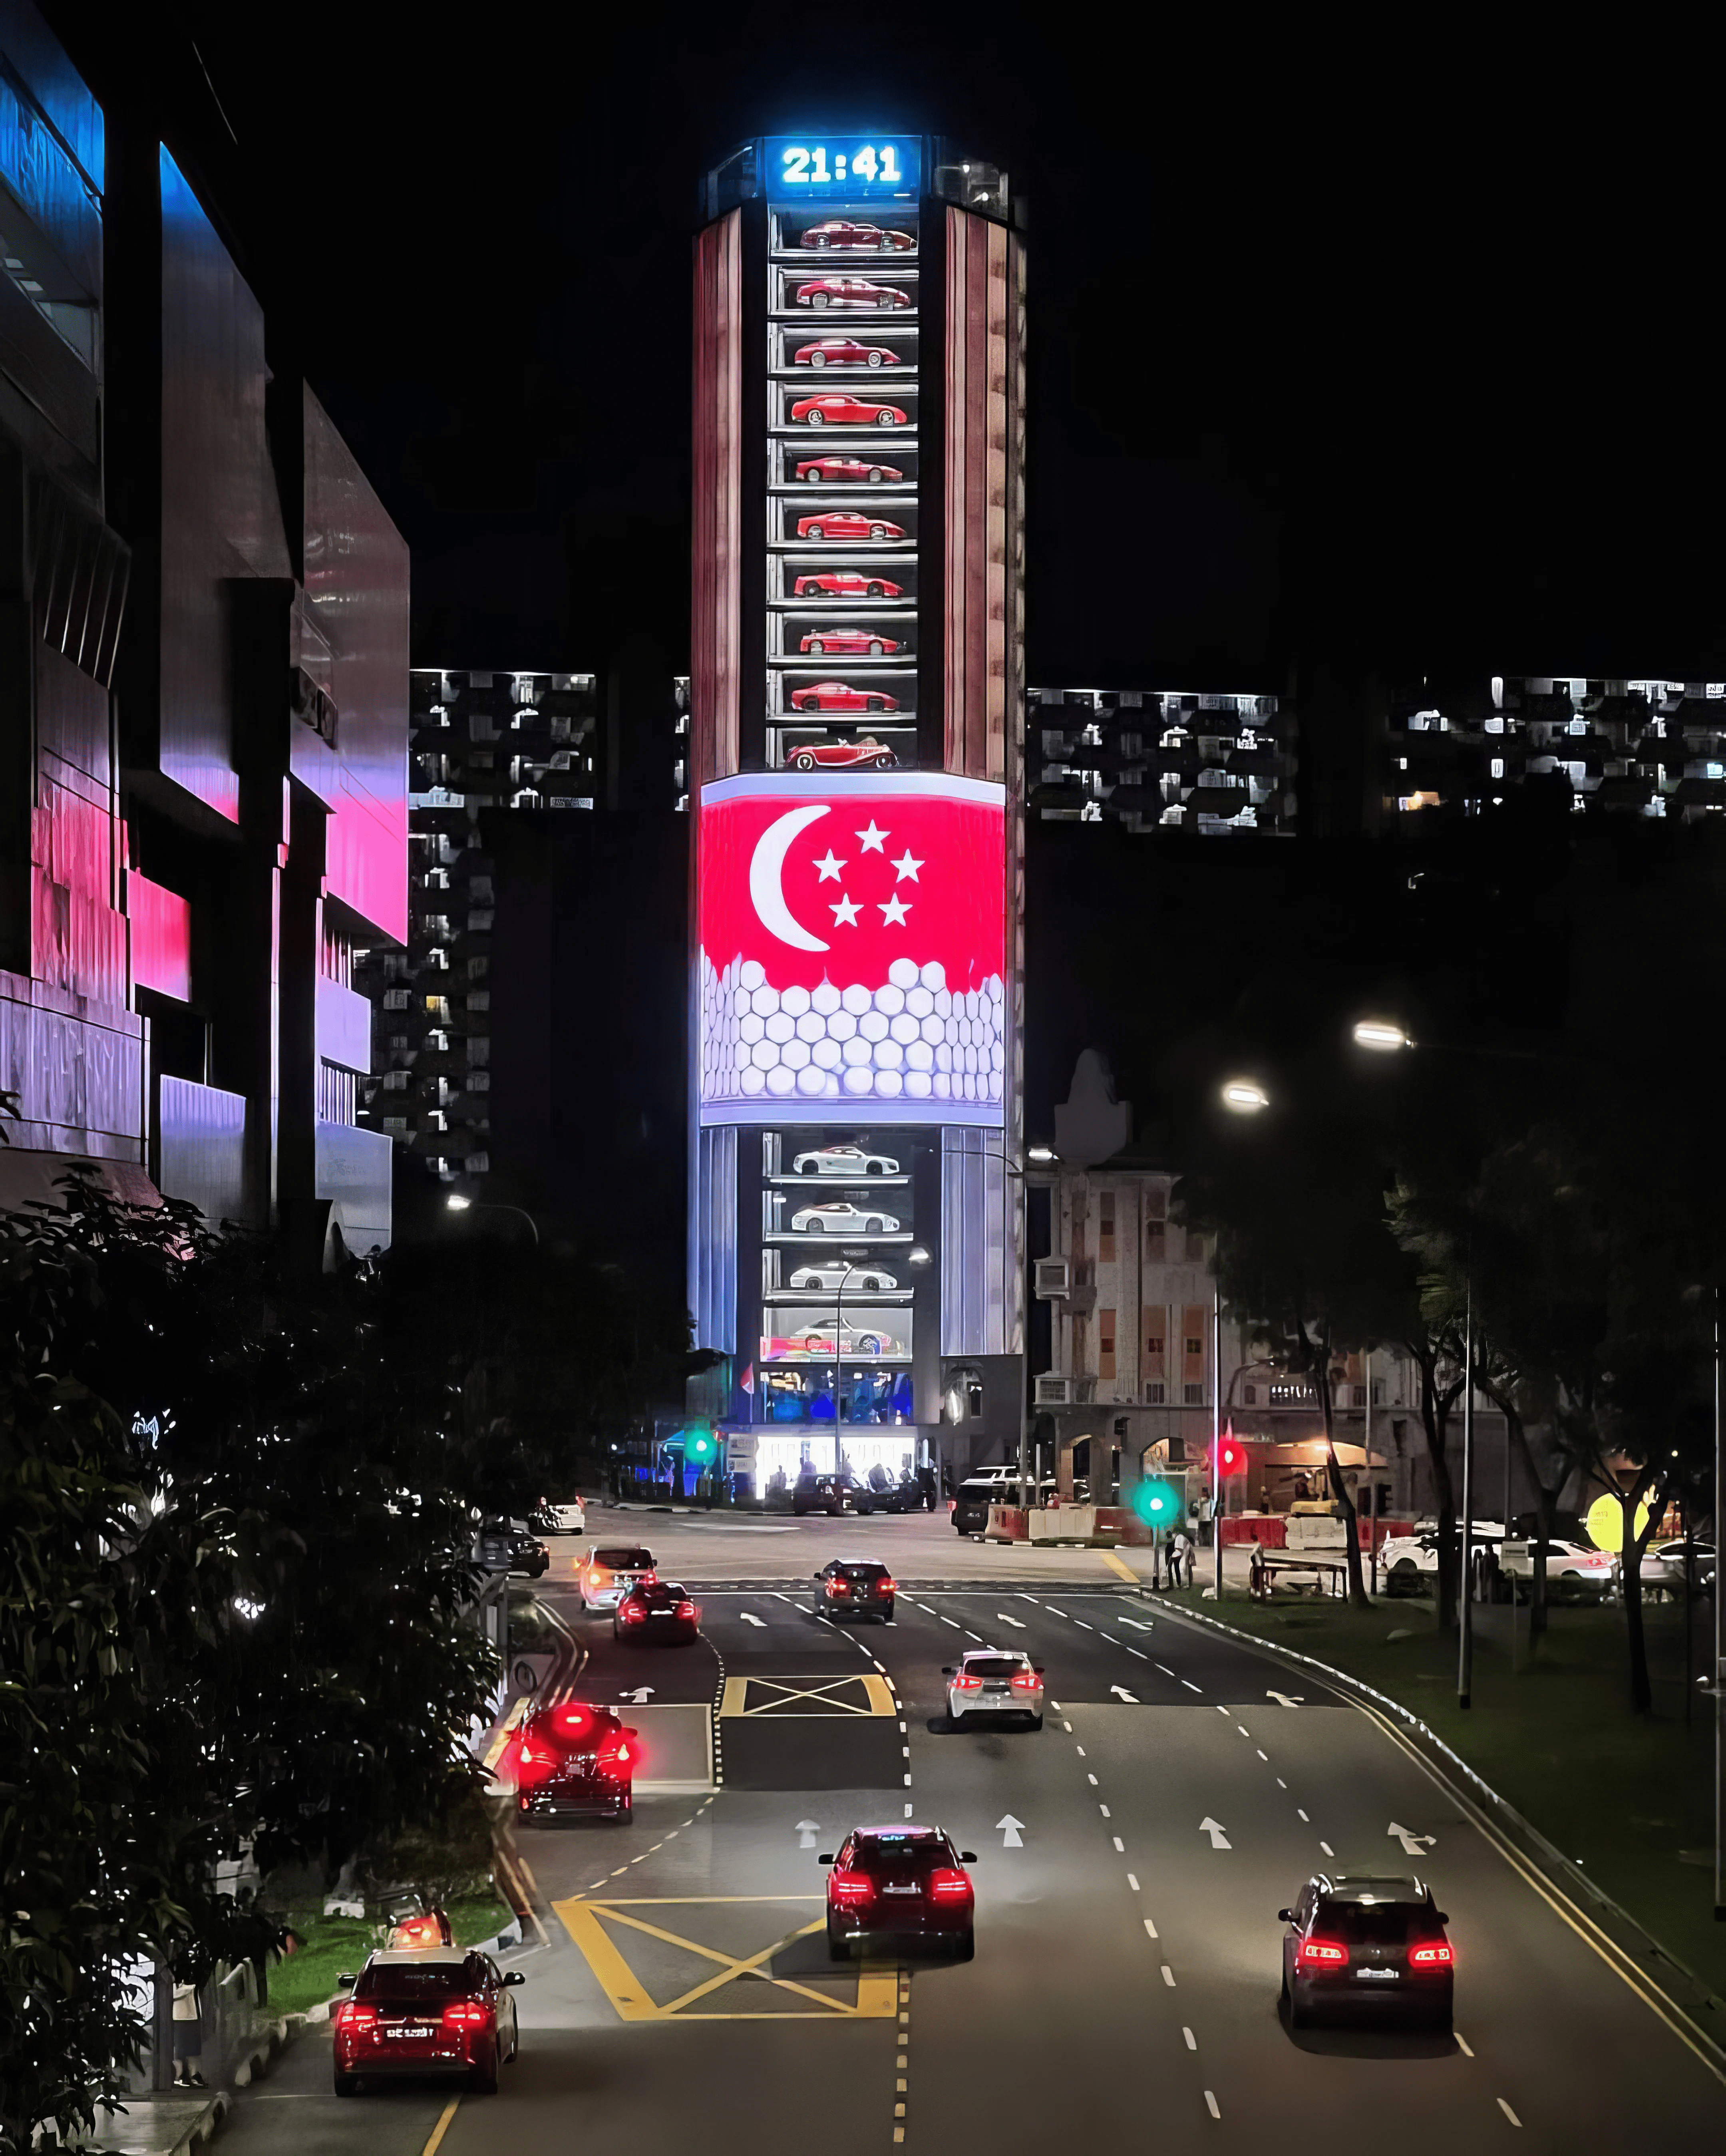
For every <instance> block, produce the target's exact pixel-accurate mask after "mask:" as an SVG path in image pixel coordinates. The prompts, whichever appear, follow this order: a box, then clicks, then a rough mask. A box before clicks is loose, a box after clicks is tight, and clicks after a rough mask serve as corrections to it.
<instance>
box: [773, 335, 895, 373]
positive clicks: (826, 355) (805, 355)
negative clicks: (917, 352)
mask: <svg viewBox="0 0 1726 2156" xmlns="http://www.w3.org/2000/svg"><path fill="white" fill-rule="evenodd" d="M898 364H899V355H898V353H897V352H886V351H884V350H883V349H882V348H881V346H880V345H878V344H859V343H858V341H857V340H856V339H855V337H823V338H822V339H821V341H820V342H819V344H806V345H804V346H803V347H802V348H801V349H800V350H799V352H796V353H795V354H794V365H796V366H798V367H896V366H897V365H898Z"/></svg>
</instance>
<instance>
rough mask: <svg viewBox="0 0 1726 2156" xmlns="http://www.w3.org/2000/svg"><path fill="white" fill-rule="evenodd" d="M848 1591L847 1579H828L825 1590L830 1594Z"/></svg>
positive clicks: (848, 1582) (848, 1592)
mask: <svg viewBox="0 0 1726 2156" xmlns="http://www.w3.org/2000/svg"><path fill="white" fill-rule="evenodd" d="M850 1591H851V1589H850V1581H849V1580H844V1579H830V1580H829V1581H828V1583H827V1592H828V1593H829V1594H850Z"/></svg>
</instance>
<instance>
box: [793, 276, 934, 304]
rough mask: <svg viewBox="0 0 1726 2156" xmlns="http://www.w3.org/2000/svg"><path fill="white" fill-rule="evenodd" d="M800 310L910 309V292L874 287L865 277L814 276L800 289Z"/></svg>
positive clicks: (888, 286) (798, 299) (797, 296)
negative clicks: (814, 308) (848, 308)
mask: <svg viewBox="0 0 1726 2156" xmlns="http://www.w3.org/2000/svg"><path fill="white" fill-rule="evenodd" d="M796 298H797V304H798V305H799V307H908V306H909V305H911V295H910V293H909V292H896V291H895V290H894V289H893V287H892V286H891V285H871V283H870V281H869V280H868V279H867V278H866V277H812V278H811V279H810V280H809V283H808V284H807V285H799V286H798V288H797V294H796Z"/></svg>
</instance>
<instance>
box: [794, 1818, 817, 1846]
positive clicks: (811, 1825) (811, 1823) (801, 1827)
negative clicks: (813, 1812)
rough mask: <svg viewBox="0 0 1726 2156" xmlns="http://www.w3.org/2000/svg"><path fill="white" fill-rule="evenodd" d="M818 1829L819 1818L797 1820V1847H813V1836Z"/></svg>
mask: <svg viewBox="0 0 1726 2156" xmlns="http://www.w3.org/2000/svg"><path fill="white" fill-rule="evenodd" d="M820 1831H821V1822H820V1820H799V1821H798V1822H797V1845H798V1847H799V1849H813V1848H814V1845H815V1836H816V1835H818V1834H819V1832H820Z"/></svg>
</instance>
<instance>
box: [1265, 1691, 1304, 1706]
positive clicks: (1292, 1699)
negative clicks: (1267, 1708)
mask: <svg viewBox="0 0 1726 2156" xmlns="http://www.w3.org/2000/svg"><path fill="white" fill-rule="evenodd" d="M1265 1697H1266V1699H1274V1700H1275V1701H1276V1702H1277V1705H1278V1707H1298V1706H1299V1705H1300V1704H1301V1702H1302V1700H1304V1699H1305V1697H1307V1695H1306V1694H1305V1692H1303V1691H1297V1692H1296V1693H1294V1694H1293V1695H1292V1696H1291V1695H1290V1694H1289V1693H1287V1692H1286V1691H1266V1694H1265Z"/></svg>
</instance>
